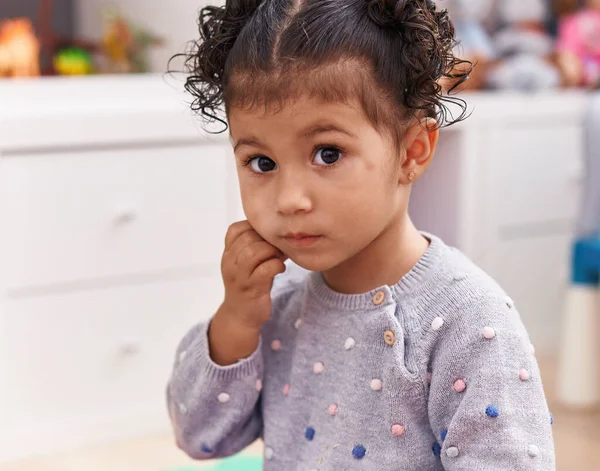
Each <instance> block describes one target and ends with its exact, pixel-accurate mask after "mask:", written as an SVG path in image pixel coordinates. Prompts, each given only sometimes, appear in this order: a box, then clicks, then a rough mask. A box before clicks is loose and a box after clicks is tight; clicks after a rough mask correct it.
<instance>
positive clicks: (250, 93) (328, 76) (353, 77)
mask: <svg viewBox="0 0 600 471" xmlns="http://www.w3.org/2000/svg"><path fill="white" fill-rule="evenodd" d="M377 91H378V90H377V85H376V81H375V79H374V76H373V73H372V69H371V68H370V67H368V65H367V64H365V63H364V62H363V61H358V60H356V59H347V60H343V59H339V60H336V61H333V62H331V63H327V64H320V65H313V66H303V65H299V64H294V65H286V64H283V65H281V66H279V67H278V68H277V69H271V70H268V71H264V70H260V71H257V70H252V71H243V70H242V71H235V72H233V73H232V76H231V78H230V79H229V80H228V81H227V84H226V86H225V87H224V95H225V96H224V98H225V103H226V105H227V108H228V111H229V109H230V108H239V109H260V108H264V109H265V110H266V111H268V112H271V113H273V112H277V111H279V110H281V109H283V108H289V107H290V104H294V103H297V102H302V101H306V100H310V99H314V100H320V101H321V102H324V103H351V102H355V101H359V102H360V101H363V99H364V98H365V97H366V96H367V95H369V99H370V100H371V101H374V100H376V99H377V97H376V95H377Z"/></svg>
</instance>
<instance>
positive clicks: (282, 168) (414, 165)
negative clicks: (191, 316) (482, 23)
mask: <svg viewBox="0 0 600 471" xmlns="http://www.w3.org/2000/svg"><path fill="white" fill-rule="evenodd" d="M200 34H201V38H200V41H199V42H198V43H197V44H196V47H195V48H194V50H193V51H192V53H191V55H190V64H191V66H192V74H191V76H190V77H189V78H188V80H187V88H188V90H189V91H191V92H192V93H193V94H194V96H195V102H194V108H195V109H197V110H200V111H201V112H202V113H203V114H204V116H207V117H209V118H217V119H220V118H218V116H219V111H220V110H221V109H222V107H223V108H224V110H225V111H226V116H227V123H228V124H229V126H230V132H231V141H232V144H233V147H234V150H235V159H236V162H237V167H238V174H239V182H240V188H241V196H242V200H243V206H244V210H245V214H246V217H247V218H248V220H247V221H243V222H239V223H236V224H234V225H232V226H231V227H230V229H229V231H228V233H227V235H226V239H225V251H224V253H223V258H222V275H223V281H224V284H225V298H224V300H223V303H222V305H221V306H220V308H219V309H218V311H217V312H216V313H215V314H214V316H213V318H212V320H211V321H210V322H208V323H203V324H200V325H198V326H196V327H194V328H193V329H192V330H191V331H190V332H189V333H188V334H187V335H186V336H185V338H184V339H183V340H182V342H181V345H180V346H179V349H178V351H177V354H176V362H175V365H174V370H173V375H172V378H171V380H170V382H169V386H168V394H167V395H168V407H169V414H170V417H171V420H172V423H173V427H174V431H175V436H176V439H177V443H178V445H179V447H181V448H182V449H183V450H184V451H185V452H186V453H188V454H189V455H190V456H192V457H194V458H197V459H208V458H216V457H224V456H229V455H232V454H234V453H237V452H239V451H241V450H242V449H244V447H246V446H248V445H249V444H251V443H252V442H254V441H255V440H256V439H257V438H259V437H261V438H262V439H263V440H264V443H265V452H264V456H265V465H264V469H265V470H268V471H291V470H302V471H308V470H313V469H314V470H320V471H324V470H328V471H341V470H344V471H346V470H369V471H392V470H393V471H397V470H411V471H431V470H442V469H445V470H469V471H477V470H482V471H494V470H502V471H505V470H544V471H545V470H552V469H554V450H553V442H552V432H551V427H550V423H551V415H550V413H549V411H548V407H547V404H546V400H545V398H544V393H543V389H542V383H541V379H540V373H539V370H538V367H537V364H536V361H535V358H534V356H533V350H532V347H531V345H530V343H529V340H528V336H527V333H526V331H525V329H524V327H523V325H522V323H521V320H520V318H519V314H518V313H517V311H516V309H515V306H514V305H513V302H512V301H511V300H510V298H509V297H507V296H506V294H505V293H504V292H503V291H502V290H501V288H499V287H498V286H497V285H496V284H495V283H494V281H493V280H491V279H490V278H489V277H488V276H486V275H485V274H484V273H482V272H481V271H480V270H479V269H478V268H476V267H475V266H474V265H473V264H472V263H471V262H470V261H469V260H467V259H466V258H465V257H464V256H463V255H462V254H461V253H460V252H458V251H457V250H455V249H452V248H450V247H448V246H446V245H445V244H444V243H443V242H442V241H441V240H440V239H439V238H437V237H435V236H433V235H430V234H423V233H420V232H419V231H417V229H416V228H415V227H414V226H413V224H412V223H411V220H410V217H409V215H408V212H407V208H408V200H409V195H410V191H411V185H412V184H413V183H414V182H415V181H417V180H418V179H419V178H420V177H421V176H422V175H423V173H424V172H425V170H426V169H427V167H428V166H429V164H430V163H431V161H432V156H433V154H434V150H435V147H436V142H437V139H438V128H439V127H440V125H442V124H444V118H445V117H446V116H447V115H448V114H447V113H446V111H447V109H446V108H445V107H444V102H445V100H447V99H448V98H447V97H445V98H444V97H442V96H441V91H440V90H441V87H440V86H439V84H438V81H439V80H440V79H441V78H442V77H443V76H446V75H448V71H449V70H453V69H454V68H455V66H456V64H457V63H458V62H459V61H458V60H457V59H456V58H455V57H454V56H453V54H452V50H453V46H454V39H453V38H454V28H453V26H452V23H451V21H450V19H449V17H448V14H447V13H446V12H445V11H440V10H439V9H438V8H436V6H435V3H434V2H433V1H432V0H397V1H395V0H227V3H226V5H225V6H224V7H206V8H204V9H202V12H201V16H200ZM482 158H485V156H482ZM287 259H289V261H286V260H287ZM284 262H285V263H284Z"/></svg>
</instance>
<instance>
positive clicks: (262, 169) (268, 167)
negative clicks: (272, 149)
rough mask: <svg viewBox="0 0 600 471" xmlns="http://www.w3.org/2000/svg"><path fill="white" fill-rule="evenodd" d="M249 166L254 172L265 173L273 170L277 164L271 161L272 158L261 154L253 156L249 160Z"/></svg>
mask: <svg viewBox="0 0 600 471" xmlns="http://www.w3.org/2000/svg"><path fill="white" fill-rule="evenodd" d="M250 168H252V170H253V171H254V172H256V173H267V172H272V171H273V170H275V169H276V168H277V164H276V163H275V162H273V160H271V159H269V158H268V157H265V156H264V155H263V156H260V157H254V158H253V159H252V160H251V161H250Z"/></svg>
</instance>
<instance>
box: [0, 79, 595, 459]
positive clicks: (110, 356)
mask: <svg viewBox="0 0 600 471" xmlns="http://www.w3.org/2000/svg"><path fill="white" fill-rule="evenodd" d="M187 99H188V98H187V97H185V96H184V95H182V94H180V93H179V92H178V91H177V87H176V86H175V85H173V84H171V85H168V84H166V83H165V82H164V81H163V78H162V77H159V76H141V77H112V78H111V77H96V78H86V79H52V80H50V79H44V80H33V81H26V82H19V83H11V82H4V83H3V82H0V462H2V461H8V460H11V459H15V458H17V457H21V456H28V455H32V454H39V453H46V452H53V451H56V450H59V449H62V448H66V447H72V446H76V445H78V444H82V443H86V442H91V441H96V440H108V439H115V438H118V437H121V436H132V435H137V434H143V433H154V432H162V431H166V430H168V421H167V418H166V410H165V405H164V389H165V384H166V380H167V377H168V374H169V371H170V368H171V359H172V355H173V353H174V349H175V346H176V343H177V342H178V340H179V339H180V338H181V336H182V335H183V334H184V333H185V331H186V330H187V329H188V328H189V327H190V326H191V325H192V324H194V323H195V322H198V321H200V320H202V319H205V318H206V317H207V316H209V315H211V314H212V312H214V310H215V309H216V307H217V306H218V304H219V302H220V300H221V298H222V284H221V280H220V275H219V261H220V257H221V250H222V245H223V238H224V235H225V231H226V228H227V226H228V225H229V224H230V223H231V222H233V221H234V220H238V219H240V218H242V217H243V216H242V211H241V206H240V204H239V196H238V189H237V180H236V175H235V169H234V167H233V159H232V157H231V150H230V145H229V142H228V138H227V134H225V135H219V136H212V135H207V134H206V133H204V132H203V131H202V130H201V126H200V121H199V119H198V118H194V117H193V116H192V114H191V113H190V111H189V110H188V108H187V106H186V103H185V101H186V100H187ZM469 101H470V102H471V103H473V104H475V105H476V109H475V113H474V115H473V116H472V117H471V118H470V119H469V120H468V121H467V122H466V123H464V124H462V125H460V126H457V127H456V128H453V129H450V130H448V131H444V132H443V135H442V139H441V143H440V151H439V152H438V155H437V157H436V162H435V164H434V165H433V166H432V168H431V172H430V173H429V174H428V175H427V176H426V177H425V178H424V179H423V180H421V181H420V182H419V183H418V184H417V186H416V188H415V195H414V200H413V208H412V209H413V215H414V217H415V219H416V221H417V223H418V224H419V226H420V227H421V228H422V229H425V230H430V231H433V232H435V233H438V234H440V235H441V236H442V237H444V238H445V239H446V240H447V241H448V242H449V243H452V244H456V245H458V246H459V247H460V248H461V249H463V250H465V251H466V252H467V254H468V255H470V256H471V257H472V258H473V259H474V260H475V261H476V262H478V263H480V264H481V265H482V266H483V267H484V268H485V269H487V270H488V271H489V272H490V273H491V274H492V275H494V276H495V277H497V278H498V280H499V281H500V282H501V284H502V285H503V286H505V287H506V289H507V290H508V291H509V292H510V293H511V295H512V296H513V297H514V298H515V300H516V301H517V303H519V307H520V309H521V311H522V313H523V316H524V319H525V321H526V323H527V325H528V327H529V328H530V331H531V333H532V336H533V338H534V341H535V342H537V343H538V346H543V347H545V348H546V349H551V348H553V347H554V346H555V345H556V332H557V330H558V324H557V322H558V320H559V315H560V308H561V301H562V300H561V295H562V288H563V286H564V284H565V280H566V275H567V272H568V265H567V263H566V262H567V259H568V257H567V256H568V250H569V242H570V236H571V231H572V223H573V220H574V216H575V212H576V205H577V198H578V192H579V183H578V178H579V176H580V175H581V141H580V134H581V122H580V121H581V113H582V109H583V104H584V98H583V97H582V96H579V95H561V96H554V95H548V96H539V97H534V98H531V97H521V96H516V95H506V96H502V95H495V96H489V97H486V96H471V97H469Z"/></svg>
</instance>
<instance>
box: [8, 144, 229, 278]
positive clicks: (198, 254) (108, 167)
mask: <svg viewBox="0 0 600 471" xmlns="http://www.w3.org/2000/svg"><path fill="white" fill-rule="evenodd" d="M230 152H231V151H230V148H229V145H228V143H227V142H225V143H223V144H216V143H215V144H207V145H200V144H198V145H190V146H171V147H152V148H150V147H148V148H131V149H109V150H92V151H64V152H60V153H54V154H36V155H15V156H11V157H5V158H3V159H2V160H0V220H1V221H2V227H3V229H2V233H1V234H0V242H1V244H0V255H1V257H2V258H1V259H2V260H3V263H2V267H0V276H1V279H0V282H4V284H6V285H7V286H8V287H9V288H13V289H15V288H23V287H30V286H45V285H52V284H60V283H68V282H73V281H76V280H81V279H95V278H106V277H113V276H122V275H129V274H136V273H148V272H161V271H163V270H167V269H172V268H176V267H185V266H190V265H196V264H206V263H210V264H214V263H218V262H219V259H220V253H221V246H222V244H223V240H224V236H225V231H226V229H227V225H228V223H229V222H230V221H228V218H227V214H228V198H229V200H231V198H230V196H229V195H228V183H227V182H228V178H231V175H230V174H229V173H230V172H228V171H227V169H228V168H229V165H228V162H227V159H232V158H233V157H231V156H230ZM234 178H235V177H234ZM233 181H234V182H235V180H233ZM231 186H232V187H233V188H234V190H235V191H237V190H236V188H235V186H234V185H231ZM0 284H2V283H0Z"/></svg>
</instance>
